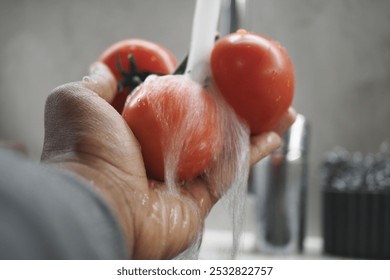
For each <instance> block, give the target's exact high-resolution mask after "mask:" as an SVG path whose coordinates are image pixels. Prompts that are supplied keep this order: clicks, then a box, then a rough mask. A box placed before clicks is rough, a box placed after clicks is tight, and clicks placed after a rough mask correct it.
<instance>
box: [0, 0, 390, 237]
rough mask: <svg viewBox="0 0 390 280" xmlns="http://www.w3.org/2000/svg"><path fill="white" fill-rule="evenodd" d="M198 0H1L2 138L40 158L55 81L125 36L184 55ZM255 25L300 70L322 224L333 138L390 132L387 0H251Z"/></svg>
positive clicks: (349, 143)
mask: <svg viewBox="0 0 390 280" xmlns="http://www.w3.org/2000/svg"><path fill="white" fill-rule="evenodd" d="M194 3H195V1H194V0H191V1H190V0H163V1H160V0H142V1H140V0H139V1H135V0H123V1H114V0H109V1H108V0H83V1H76V0H67V1H59V0H56V1H48V0H46V1H44V0H42V1H39V0H30V1H27V0H26V1H22V0H14V1H11V0H9V1H4V0H0V42H1V49H0V138H2V139H9V140H17V141H19V142H22V143H24V144H25V145H27V147H28V149H29V152H30V154H31V156H32V157H33V158H35V159H38V158H39V154H40V150H41V146H42V139H43V108H44V102H45V98H46V97H47V95H48V94H49V93H50V91H51V89H52V88H54V87H55V86H57V85H60V84H62V83H66V82H69V81H73V80H78V79H80V78H81V77H82V76H83V75H84V74H85V73H86V70H87V68H88V65H89V64H90V63H91V62H93V61H94V60H95V59H96V58H97V57H98V56H99V54H100V53H101V51H102V50H103V49H105V48H106V47H107V46H109V45H110V44H111V43H113V42H115V41H118V40H121V39H123V38H127V37H142V38H145V39H149V40H152V41H155V42H159V43H161V44H162V45H164V46H166V47H168V48H169V49H171V50H172V51H173V53H174V54H175V55H176V56H177V57H178V58H179V59H181V58H182V57H183V56H184V54H185V53H186V51H187V48H188V45H189V39H190V30H191V22H192V13H193V8H194ZM250 16H251V21H250V22H251V23H250V26H251V29H252V30H253V31H256V32H259V33H263V34H264V35H267V36H269V37H272V38H274V39H276V40H279V41H280V42H281V43H282V45H284V46H285V47H286V48H287V49H288V50H289V52H290V54H291V57H292V59H293V62H294V65H295V68H296V83H297V88H296V98H295V101H294V106H295V107H296V108H297V109H298V111H299V112H301V113H302V114H304V115H305V116H306V117H307V118H308V120H309V121H310V123H311V127H312V138H311V153H310V190H309V211H308V214H309V215H308V218H309V234H312V235H317V234H319V232H320V200H319V198H320V196H319V165H320V162H321V160H322V159H323V156H324V153H325V152H326V151H328V150H329V149H331V148H332V147H334V146H344V147H346V148H348V149H349V150H351V151H357V150H360V151H362V152H368V151H374V152H375V151H377V150H378V147H379V145H380V143H381V142H382V141H385V140H387V141H389V140H390V128H389V125H388V123H389V121H390V110H389V108H388V107H389V106H390V92H389V87H388V81H389V80H390V28H389V26H390V1H387V0H371V1H368V0H328V1H322V0H252V8H251V10H250Z"/></svg>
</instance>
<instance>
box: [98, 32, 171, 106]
mask: <svg viewBox="0 0 390 280" xmlns="http://www.w3.org/2000/svg"><path fill="white" fill-rule="evenodd" d="M118 53H119V58H120V64H121V66H122V68H123V69H124V70H126V71H131V70H132V69H130V68H131V66H130V63H129V59H128V55H129V54H131V55H133V57H134V58H135V62H136V64H137V70H138V72H152V73H159V74H170V73H172V72H173V71H174V70H175V68H176V65H177V61H176V58H175V57H174V56H173V54H172V53H171V52H170V51H169V50H168V49H166V48H165V47H163V46H161V45H159V44H156V43H153V42H149V41H146V40H143V39H126V40H122V41H119V42H117V43H115V44H113V45H111V46H110V47H109V48H107V49H106V50H105V51H104V52H103V53H102V54H101V56H100V57H99V61H101V62H103V63H105V64H106V65H107V66H108V67H109V68H110V70H111V71H112V73H113V74H114V76H115V78H116V80H117V81H120V80H122V78H123V77H122V75H121V73H120V72H119V70H118V66H117V55H118ZM132 90H133V88H131V87H125V88H124V89H123V91H122V92H117V94H116V95H115V97H114V100H113V101H112V102H111V105H112V106H113V107H114V108H115V109H116V110H117V111H118V112H119V113H122V110H123V106H124V104H125V101H126V98H127V96H128V95H129V94H130V92H131V91H132Z"/></svg>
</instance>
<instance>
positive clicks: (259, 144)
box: [250, 131, 282, 166]
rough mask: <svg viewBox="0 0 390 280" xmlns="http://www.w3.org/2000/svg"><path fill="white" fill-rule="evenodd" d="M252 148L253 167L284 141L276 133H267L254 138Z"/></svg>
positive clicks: (251, 160) (251, 163) (251, 161)
mask: <svg viewBox="0 0 390 280" xmlns="http://www.w3.org/2000/svg"><path fill="white" fill-rule="evenodd" d="M250 141H251V148H250V165H251V166H252V165H253V164H255V163H256V162H258V161H259V160H261V159H262V158H264V157H266V156H267V155H269V154H270V153H271V152H272V151H273V150H275V149H276V148H278V147H279V146H280V145H281V143H282V140H281V138H280V136H279V135H278V134H277V133H276V132H272V131H271V132H265V133H262V134H258V135H255V136H252V137H251V139H250Z"/></svg>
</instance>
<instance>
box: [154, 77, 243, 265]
mask: <svg viewBox="0 0 390 280" xmlns="http://www.w3.org/2000/svg"><path fill="white" fill-rule="evenodd" d="M184 79H186V77H184V76H183V83H184V82H185V80H184ZM194 90H201V87H200V88H196V89H194ZM208 91H209V92H210V94H211V95H212V97H213V99H214V100H215V102H216V103H217V114H218V118H219V120H220V121H219V125H218V126H216V127H215V129H216V130H219V131H218V133H219V134H220V135H221V139H222V140H223V141H221V142H222V143H221V146H220V147H219V149H217V150H218V151H216V153H215V156H214V158H213V162H212V167H211V169H210V170H209V171H207V172H205V173H204V174H203V175H202V178H203V179H204V180H206V181H207V182H208V183H209V185H210V186H215V190H214V191H215V192H216V194H217V196H218V197H221V196H225V198H226V199H225V201H227V204H228V205H227V209H228V210H227V211H231V217H232V223H233V233H232V251H231V257H232V258H234V257H235V256H236V254H237V251H238V245H239V238H240V233H241V231H242V226H243V221H244V208H245V197H246V188H247V181H248V174H249V130H248V128H247V127H246V126H245V125H243V124H242V123H241V122H240V121H239V120H238V118H237V117H236V115H235V113H234V112H233V111H232V109H231V108H230V107H229V106H228V105H227V104H226V103H225V102H224V100H223V99H222V98H221V97H220V95H219V93H218V92H217V91H216V90H215V87H214V86H213V85H208ZM194 102H195V100H194ZM155 106H159V105H158V104H156V105H155ZM198 114H202V112H201V111H200V112H195V113H194V112H192V113H191V114H188V115H186V116H185V118H184V119H183V120H182V122H181V124H180V125H179V126H177V127H175V131H169V130H167V131H165V132H164V133H169V138H170V141H169V147H166V151H167V152H166V154H165V155H164V163H165V183H166V184H167V186H168V189H169V191H171V192H172V193H178V191H180V188H182V187H183V186H182V185H183V182H178V180H177V179H176V175H175V174H176V170H177V168H178V160H179V159H180V153H181V151H182V150H183V149H185V148H186V147H185V145H186V144H185V143H186V140H187V138H188V137H189V135H191V133H193V131H194V129H196V128H194V124H195V126H196V125H200V126H202V125H203V124H202V122H201V120H202V118H201V115H198ZM161 115H163V114H161ZM161 121H162V122H164V121H168V120H164V119H162V120H161ZM202 145H214V143H203V144H202ZM187 148H188V147H187ZM187 203H191V202H190V201H189V202H187ZM193 208H194V210H193V214H194V215H198V217H199V219H200V216H201V213H200V211H199V208H198V207H197V206H196V205H193ZM177 210H179V209H177ZM201 240H202V232H199V233H198V234H197V237H196V238H195V241H194V243H193V244H192V246H190V247H189V248H188V249H187V250H186V251H184V252H183V253H182V254H180V255H179V256H178V257H177V258H178V259H197V258H198V255H199V249H200V245H201Z"/></svg>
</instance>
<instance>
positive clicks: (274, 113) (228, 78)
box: [210, 30, 294, 134]
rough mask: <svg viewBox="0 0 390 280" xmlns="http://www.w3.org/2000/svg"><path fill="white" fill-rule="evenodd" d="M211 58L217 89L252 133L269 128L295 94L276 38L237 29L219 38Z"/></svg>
mask: <svg viewBox="0 0 390 280" xmlns="http://www.w3.org/2000/svg"><path fill="white" fill-rule="evenodd" d="M210 59H211V60H210V63H211V70H212V75H213V78H214V80H215V82H216V84H217V87H218V89H219V90H220V92H221V94H222V96H223V97H224V98H225V100H226V101H227V102H228V103H229V104H230V105H231V106H232V107H233V109H234V110H235V112H236V113H237V115H238V116H240V117H241V118H242V119H243V120H244V121H246V122H247V124H248V125H249V128H250V131H251V134H257V133H261V132H264V131H269V130H272V129H273V128H274V127H275V125H276V124H277V122H278V121H279V119H280V117H281V116H282V115H283V113H284V112H285V111H286V110H287V109H288V108H289V106H290V105H291V102H292V99H293V95H294V70H293V65H292V63H291V60H290V58H289V56H288V54H287V51H286V50H285V49H284V48H283V47H282V46H281V45H280V44H279V43H278V42H275V41H272V40H270V39H268V38H265V37H263V36H260V35H258V34H254V33H249V32H246V31H245V30H239V31H237V32H236V33H232V34H229V35H227V36H226V37H224V38H222V39H220V40H219V41H218V42H217V43H216V44H215V46H214V48H213V50H212V53H211V58H210Z"/></svg>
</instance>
